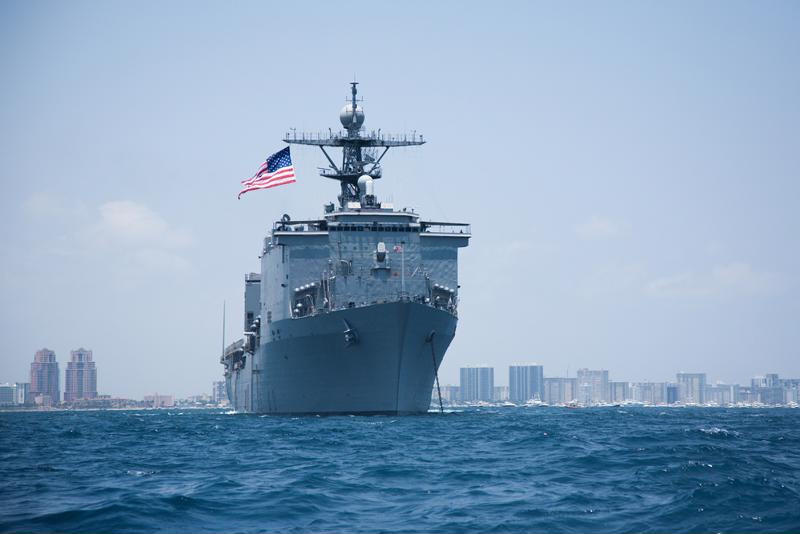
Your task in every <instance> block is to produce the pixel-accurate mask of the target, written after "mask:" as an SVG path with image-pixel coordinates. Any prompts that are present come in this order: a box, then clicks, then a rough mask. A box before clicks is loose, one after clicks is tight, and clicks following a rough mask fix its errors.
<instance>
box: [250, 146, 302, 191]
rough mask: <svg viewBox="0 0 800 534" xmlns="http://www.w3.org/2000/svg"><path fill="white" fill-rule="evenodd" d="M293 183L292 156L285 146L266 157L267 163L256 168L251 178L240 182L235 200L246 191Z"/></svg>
mask: <svg viewBox="0 0 800 534" xmlns="http://www.w3.org/2000/svg"><path fill="white" fill-rule="evenodd" d="M295 181H296V180H295V179H294V166H293V165H292V155H291V154H290V153H289V147H288V146H287V147H286V148H284V149H283V150H281V151H279V152H275V153H274V154H273V155H271V156H270V157H268V158H267V161H265V162H264V163H263V164H262V165H261V167H259V168H258V170H257V171H256V173H255V174H254V175H253V177H252V178H250V179H249V180H243V181H242V190H241V191H239V196H238V197H237V198H241V197H242V195H244V194H245V193H247V192H248V191H255V190H256V189H268V188H270V187H275V186H278V185H284V184H290V183H292V182H295Z"/></svg>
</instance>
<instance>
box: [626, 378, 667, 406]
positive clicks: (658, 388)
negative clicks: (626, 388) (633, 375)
mask: <svg viewBox="0 0 800 534" xmlns="http://www.w3.org/2000/svg"><path fill="white" fill-rule="evenodd" d="M667 390H668V384H667V383H666V382H634V383H633V384H631V399H632V400H634V401H636V402H641V403H642V404H648V405H658V404H669V402H668V401H669V393H668V391H667Z"/></svg>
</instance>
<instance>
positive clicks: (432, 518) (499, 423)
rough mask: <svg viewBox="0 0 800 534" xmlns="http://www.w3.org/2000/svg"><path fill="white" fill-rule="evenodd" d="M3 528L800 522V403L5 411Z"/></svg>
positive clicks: (796, 527)
mask: <svg viewBox="0 0 800 534" xmlns="http://www.w3.org/2000/svg"><path fill="white" fill-rule="evenodd" d="M0 475H2V478H1V479H0V531H17V532H18V531H24V532H34V531H38V532H42V531H46V532H53V531H57V532H98V531H102V532H329V531H347V532H416V531H425V532H537V531H544V532H587V531H591V532H665V531H668V532H750V531H754V532H788V531H794V532H797V531H800V410H796V409H795V410H791V409H696V408H695V409H692V408H685V409H678V408H671V409H661V408H597V409H564V408H528V409H526V408H498V409H468V410H464V411H456V412H453V413H445V414H444V415H439V414H429V415H424V416H415V417H313V416H309V417H287V416H256V415H242V414H228V413H225V412H224V411H221V410H213V411H212V410H186V411H181V410H157V411H118V412H57V413H54V412H51V413H0Z"/></svg>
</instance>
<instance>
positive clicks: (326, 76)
mask: <svg viewBox="0 0 800 534" xmlns="http://www.w3.org/2000/svg"><path fill="white" fill-rule="evenodd" d="M798 28H800V4H798V3H797V2H791V1H785V2H779V1H766V2H737V1H724V2H722V1H709V2H666V3H665V2H602V3H601V2H529V1H520V2H513V1H509V2H493V3H487V2H471V3H464V2H455V1H441V2H349V1H345V2H336V3H332V2H273V3H268V2H256V1H241V2H234V3H229V2H197V1H192V2H188V1H173V2H80V1H75V2H57V1H52V2H49V1H37V2H24V1H14V0H7V1H5V2H2V3H0V72H1V73H2V83H1V84H0V162H2V165H0V184H1V186H2V195H0V217H2V218H0V221H2V223H1V226H0V229H1V230H2V231H1V232H0V251H2V261H0V382H5V381H11V382H14V381H28V380H29V369H30V362H31V361H32V359H33V354H34V352H35V351H36V350H38V349H41V348H43V347H47V348H50V349H52V350H55V351H56V354H57V357H58V360H59V362H60V365H61V367H62V372H63V368H65V367H66V362H67V361H68V359H69V351H70V350H73V349H77V348H78V347H85V348H89V349H92V350H93V351H94V359H95V361H96V362H97V367H98V386H99V387H98V389H99V390H100V393H101V394H112V395H115V396H125V397H131V398H141V396H143V395H145V394H150V393H154V392H158V393H162V394H174V395H177V396H186V395H190V394H197V393H202V392H206V393H208V392H210V390H211V382H212V381H214V380H220V379H221V377H222V367H221V365H220V364H219V354H220V348H221V343H222V324H221V323H222V317H221V316H222V308H223V302H225V303H226V307H227V316H228V318H229V320H228V321H227V328H226V332H225V335H226V339H227V340H228V341H231V340H232V339H234V338H238V336H239V335H240V334H241V324H240V322H241V319H240V317H241V315H242V313H243V312H242V308H243V305H242V298H243V290H244V287H243V276H244V274H245V273H246V272H250V271H257V270H258V269H259V261H258V254H259V251H260V248H261V243H262V240H263V238H264V236H265V235H266V233H267V230H268V229H269V228H271V225H272V222H273V221H275V220H277V219H279V218H280V216H281V215H282V214H283V213H289V214H291V215H292V217H293V218H311V217H317V216H319V215H320V214H321V213H322V207H323V204H325V203H326V202H329V201H332V200H335V197H336V195H337V194H338V184H336V183H335V182H332V181H330V180H327V179H324V178H321V177H319V176H318V175H317V167H321V166H324V165H325V160H324V156H323V155H322V154H321V153H320V152H319V151H315V150H312V149H311V148H310V147H309V148H303V147H295V149H294V150H293V158H294V162H295V167H296V170H297V174H298V181H297V183H295V184H292V185H289V186H285V187H279V188H275V189H272V190H267V191H260V192H255V193H250V194H248V195H246V196H245V197H243V198H242V199H241V200H237V199H236V194H237V192H238V186H239V182H240V180H242V179H245V178H248V177H249V176H250V175H251V174H252V172H254V171H255V169H256V168H257V167H258V166H259V164H260V163H261V162H263V161H264V158H265V157H266V156H267V155H269V154H270V153H272V152H275V151H277V150H279V149H281V148H282V147H283V146H284V145H283V143H282V142H281V139H282V137H283V136H284V134H285V133H286V132H287V131H288V130H289V128H297V129H298V131H314V132H316V131H327V128H329V127H332V128H334V129H336V128H338V127H339V123H338V112H339V109H340V108H341V106H342V105H343V104H344V101H345V97H346V96H347V94H348V88H349V86H348V82H350V81H352V79H353V77H354V76H355V77H356V79H357V80H358V81H359V82H360V85H359V90H360V93H359V96H362V97H363V98H364V102H363V107H364V110H365V113H366V122H365V127H366V128H368V129H377V128H381V129H382V131H383V132H400V133H403V132H409V133H410V132H412V131H416V132H419V133H422V134H423V135H424V136H425V138H426V140H427V141H428V143H427V144H425V145H424V146H422V147H413V148H403V149H392V150H391V151H390V152H389V154H387V156H386V157H385V158H384V160H383V162H382V163H383V170H384V175H383V178H382V179H381V180H380V181H378V182H377V183H376V194H377V195H378V196H379V198H382V199H384V200H390V201H393V202H394V204H395V205H396V206H409V207H414V208H416V209H417V211H418V212H420V213H421V214H422V215H423V218H426V219H429V220H448V221H458V222H469V223H471V224H472V232H473V237H472V240H471V243H470V246H469V247H468V248H466V249H461V250H460V252H459V276H460V284H461V290H460V306H459V325H458V331H457V334H456V338H455V340H454V342H453V343H452V345H451V347H450V349H449V351H448V352H447V355H446V358H445V361H444V363H443V365H442V368H441V370H440V378H441V380H442V383H443V384H457V383H458V369H459V367H462V366H466V365H481V364H488V365H492V366H494V367H495V383H496V384H498V385H502V384H507V380H508V374H507V370H506V367H507V366H508V365H511V364H517V363H529V362H537V363H540V364H542V365H544V372H545V375H546V376H567V375H568V374H569V375H571V376H574V373H575V371H576V370H577V369H578V368H581V367H589V368H595V369H598V368H604V369H609V371H610V376H611V379H612V380H630V381H640V380H652V381H666V380H671V379H674V376H675V373H676V372H678V371H685V372H706V373H708V379H709V382H715V381H724V382H740V383H749V379H750V377H752V376H755V375H759V374H764V373H768V372H776V373H779V374H780V375H782V376H786V377H789V376H791V377H798V376H800V319H799V318H800V278H799V277H798V273H800V239H798V234H800V214H799V213H798V203H799V201H800V184H799V183H798V182H800V99H799V98H798V95H800V31H798ZM62 379H63V378H62Z"/></svg>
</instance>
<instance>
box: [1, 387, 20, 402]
mask: <svg viewBox="0 0 800 534" xmlns="http://www.w3.org/2000/svg"><path fill="white" fill-rule="evenodd" d="M14 404H17V386H16V384H0V406H12V405H14Z"/></svg>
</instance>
